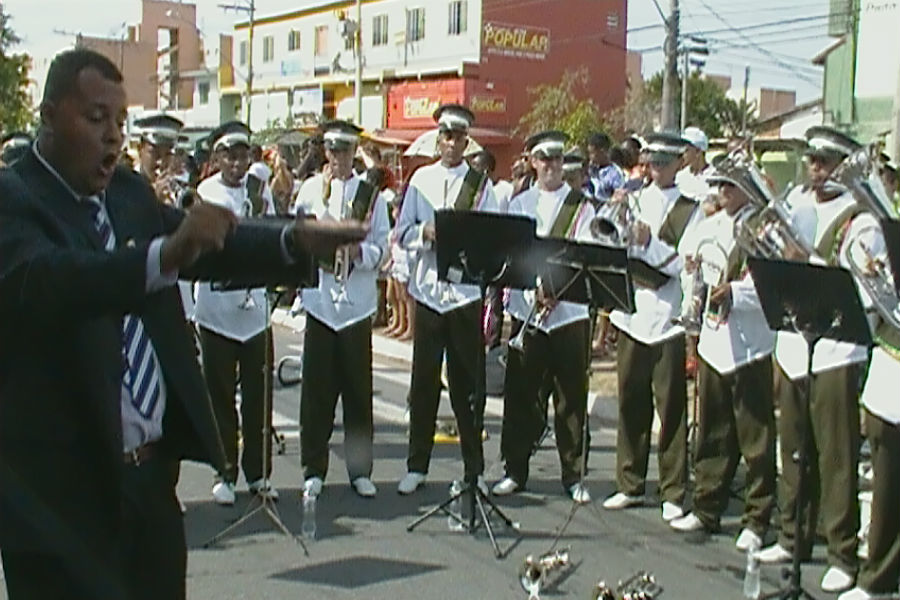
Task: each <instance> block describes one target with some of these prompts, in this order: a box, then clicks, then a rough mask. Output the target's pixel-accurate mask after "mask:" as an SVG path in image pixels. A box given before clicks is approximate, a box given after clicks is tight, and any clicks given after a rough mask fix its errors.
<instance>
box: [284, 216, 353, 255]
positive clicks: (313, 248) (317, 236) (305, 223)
mask: <svg viewBox="0 0 900 600" xmlns="http://www.w3.org/2000/svg"><path fill="white" fill-rule="evenodd" d="M368 232H369V228H368V226H366V225H365V224H364V223H360V222H359V221H354V220H346V221H332V220H324V219H306V218H298V219H297V220H295V221H294V230H293V235H294V245H295V246H296V247H297V248H302V249H303V250H305V251H306V252H308V253H310V254H313V255H315V256H318V257H319V258H328V257H330V256H333V255H334V251H335V250H336V249H337V248H339V247H340V246H345V245H347V244H355V243H358V242H361V241H363V240H364V239H365V237H366V234H367V233H368Z"/></svg>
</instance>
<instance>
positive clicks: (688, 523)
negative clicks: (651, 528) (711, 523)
mask: <svg viewBox="0 0 900 600" xmlns="http://www.w3.org/2000/svg"><path fill="white" fill-rule="evenodd" d="M669 527H671V528H672V529H674V530H675V531H683V532H685V533H687V532H690V531H703V530H704V529H705V528H706V527H705V526H704V525H703V521H701V520H700V518H699V517H698V516H697V515H695V514H694V513H688V514H687V515H685V516H683V517H676V518H674V519H672V520H671V521H669Z"/></svg>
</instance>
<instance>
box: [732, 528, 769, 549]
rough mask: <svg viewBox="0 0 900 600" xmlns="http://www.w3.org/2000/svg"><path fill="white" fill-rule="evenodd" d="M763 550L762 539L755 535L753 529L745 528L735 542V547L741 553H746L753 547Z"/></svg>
mask: <svg viewBox="0 0 900 600" xmlns="http://www.w3.org/2000/svg"><path fill="white" fill-rule="evenodd" d="M754 546H755V547H756V548H762V538H761V537H759V536H758V535H756V534H755V533H753V530H752V529H748V528H746V527H744V528H743V529H742V530H741V533H740V534H739V535H738V536H737V540H735V542H734V547H735V548H737V549H738V550H739V551H740V552H746V551H747V550H749V549H750V548H752V547H754Z"/></svg>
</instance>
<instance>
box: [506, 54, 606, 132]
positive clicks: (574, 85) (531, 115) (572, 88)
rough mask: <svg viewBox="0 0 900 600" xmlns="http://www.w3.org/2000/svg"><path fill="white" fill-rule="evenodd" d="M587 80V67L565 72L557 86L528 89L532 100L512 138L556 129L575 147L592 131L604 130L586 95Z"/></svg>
mask: <svg viewBox="0 0 900 600" xmlns="http://www.w3.org/2000/svg"><path fill="white" fill-rule="evenodd" d="M589 79H590V76H589V75H588V70H587V67H583V66H582V67H579V68H578V69H575V70H571V69H566V71H565V73H563V75H562V78H561V79H560V81H559V83H557V84H546V83H542V84H540V85H537V86H533V87H529V88H528V95H529V97H531V98H533V101H532V103H531V108H529V109H528V112H526V113H525V114H524V115H522V118H521V119H519V124H518V126H517V127H516V130H515V133H516V135H520V136H523V137H528V136H530V135H534V134H535V133H540V132H541V131H547V130H550V129H558V130H560V131H564V132H566V133H567V134H569V137H570V139H571V140H572V141H573V142H574V143H577V144H584V143H585V142H586V140H587V137H588V136H589V135H590V134H591V133H593V132H595V131H605V130H607V129H608V127H607V125H606V123H605V122H604V120H603V117H602V116H601V114H600V110H599V109H598V108H597V105H596V104H594V101H593V100H591V99H590V98H589V97H588V96H589V93H588V90H587V84H588V81H589Z"/></svg>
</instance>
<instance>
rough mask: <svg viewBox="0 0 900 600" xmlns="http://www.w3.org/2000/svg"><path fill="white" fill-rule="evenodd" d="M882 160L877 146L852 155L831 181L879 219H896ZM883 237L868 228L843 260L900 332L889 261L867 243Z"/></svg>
mask: <svg viewBox="0 0 900 600" xmlns="http://www.w3.org/2000/svg"><path fill="white" fill-rule="evenodd" d="M878 167H879V159H878V154H877V152H876V150H875V147H874V146H870V147H868V148H861V149H860V150H858V151H857V152H855V153H853V154H851V155H850V156H848V157H847V158H845V159H844V161H843V162H842V163H841V164H840V165H838V167H837V168H836V169H835V170H834V172H833V173H832V174H831V179H832V180H833V181H834V182H835V183H837V184H838V185H841V186H843V187H845V188H847V189H848V190H849V191H850V193H851V194H852V195H853V198H854V200H856V202H857V204H859V205H860V206H862V207H863V208H865V209H866V210H868V211H869V212H870V213H872V214H873V215H874V216H875V217H876V218H877V219H896V218H897V211H896V210H895V209H894V206H893V203H892V202H891V199H890V197H889V196H888V194H887V191H886V190H885V189H884V184H883V183H882V181H881V177H879V168H878ZM872 234H873V235H875V236H876V237H878V236H880V235H881V228H880V227H879V226H877V225H868V226H866V227H863V228H862V229H860V230H859V231H858V232H857V233H856V234H855V235H854V237H853V238H852V239H850V240H848V241H847V245H846V250H845V254H844V257H845V258H846V259H847V264H848V265H849V268H850V271H851V272H852V273H853V275H854V276H855V277H856V280H857V281H859V282H860V284H861V285H862V287H863V288H864V289H865V291H866V293H867V294H868V296H869V298H871V300H872V304H873V305H874V307H875V309H876V310H877V311H878V313H879V315H880V316H881V318H882V319H883V320H884V321H885V322H886V323H887V324H888V325H890V326H891V327H892V328H894V329H896V330H900V300H898V298H897V288H896V287H895V286H894V275H893V273H892V272H891V269H890V265H889V264H887V260H888V259H887V257H886V256H883V255H880V254H879V255H877V256H876V254H875V253H874V252H873V251H872V248H871V247H870V246H868V245H867V244H866V242H865V238H866V237H867V236H869V235H872Z"/></svg>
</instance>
